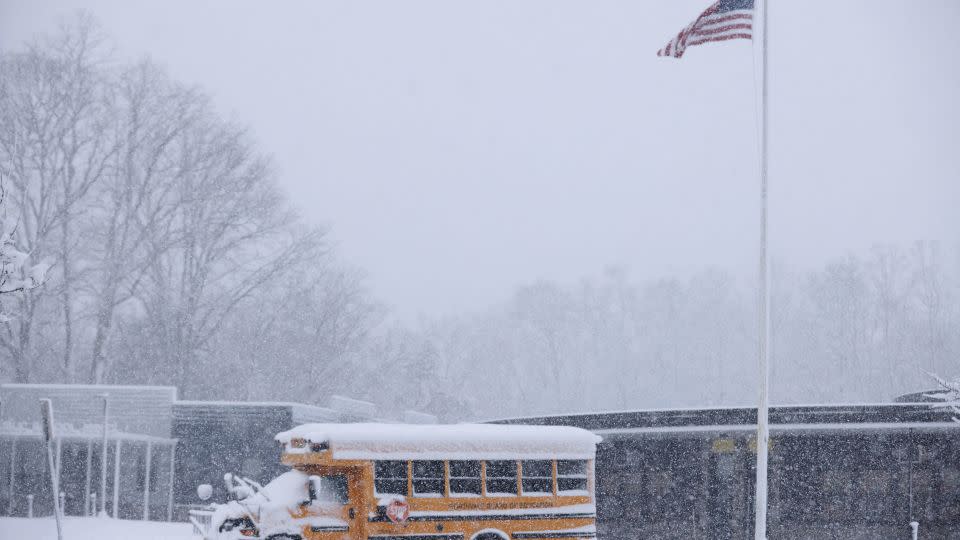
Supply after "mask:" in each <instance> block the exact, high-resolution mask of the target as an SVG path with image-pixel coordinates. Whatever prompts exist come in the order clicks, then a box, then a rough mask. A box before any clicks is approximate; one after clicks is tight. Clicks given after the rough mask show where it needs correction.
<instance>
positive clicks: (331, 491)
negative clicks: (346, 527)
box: [310, 474, 350, 505]
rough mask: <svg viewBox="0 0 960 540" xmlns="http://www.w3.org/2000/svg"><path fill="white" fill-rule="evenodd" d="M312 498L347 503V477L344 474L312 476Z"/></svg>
mask: <svg viewBox="0 0 960 540" xmlns="http://www.w3.org/2000/svg"><path fill="white" fill-rule="evenodd" d="M310 500H311V501H319V502H322V503H336V504H341V505H342V504H347V502H349V500H350V497H349V494H348V491H347V477H346V476H345V475H342V474H334V475H328V476H311V477H310Z"/></svg>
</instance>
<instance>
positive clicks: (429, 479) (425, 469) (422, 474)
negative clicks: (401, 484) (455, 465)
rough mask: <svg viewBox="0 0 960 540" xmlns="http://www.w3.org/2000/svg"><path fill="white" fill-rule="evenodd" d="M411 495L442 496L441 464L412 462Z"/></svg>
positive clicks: (436, 462) (439, 462)
mask: <svg viewBox="0 0 960 540" xmlns="http://www.w3.org/2000/svg"><path fill="white" fill-rule="evenodd" d="M413 494H414V495H415V496H417V497H442V496H443V462H442V461H414V462H413Z"/></svg>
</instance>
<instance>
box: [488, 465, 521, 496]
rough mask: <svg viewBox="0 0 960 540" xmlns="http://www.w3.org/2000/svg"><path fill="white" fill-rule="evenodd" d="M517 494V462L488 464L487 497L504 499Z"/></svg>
mask: <svg viewBox="0 0 960 540" xmlns="http://www.w3.org/2000/svg"><path fill="white" fill-rule="evenodd" d="M516 494H517V462H516V461H488V462H487V495H489V496H491V497H502V496H505V495H516Z"/></svg>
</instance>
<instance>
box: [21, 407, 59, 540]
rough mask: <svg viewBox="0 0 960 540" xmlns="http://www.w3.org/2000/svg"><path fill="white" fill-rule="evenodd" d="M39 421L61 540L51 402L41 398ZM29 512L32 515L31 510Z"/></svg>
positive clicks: (31, 502) (54, 514)
mask: <svg viewBox="0 0 960 540" xmlns="http://www.w3.org/2000/svg"><path fill="white" fill-rule="evenodd" d="M40 419H41V421H42V423H43V442H44V443H45V444H46V447H47V467H49V469H50V498H51V499H53V517H54V518H56V521H57V538H58V539H59V540H63V525H62V524H61V523H60V522H61V520H62V518H63V513H62V510H61V508H60V482H59V480H60V478H59V473H58V472H57V466H56V462H55V460H54V457H53V452H54V450H53V444H54V441H55V440H56V435H55V434H54V429H53V426H54V422H53V402H52V401H50V400H49V399H46V398H43V399H41V400H40ZM29 503H30V505H31V506H32V505H33V501H32V500H29ZM30 510H31V513H32V510H33V509H32V508H31V509H30Z"/></svg>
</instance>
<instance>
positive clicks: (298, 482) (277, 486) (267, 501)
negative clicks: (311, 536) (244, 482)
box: [212, 469, 347, 536]
mask: <svg viewBox="0 0 960 540" xmlns="http://www.w3.org/2000/svg"><path fill="white" fill-rule="evenodd" d="M308 481H309V476H308V475H307V474H306V473H303V472H301V471H298V470H296V469H292V470H289V471H287V472H285V473H283V474H281V475H280V476H278V477H276V478H274V479H273V480H271V481H270V483H269V484H267V485H265V486H263V489H262V490H260V491H258V492H257V493H256V494H254V495H252V496H250V497H247V498H245V499H243V500H241V501H230V502H228V503H226V504H217V505H215V506H216V509H215V510H214V513H213V519H212V524H213V530H214V531H216V530H217V529H219V527H220V524H222V523H223V522H224V521H226V520H228V519H238V518H242V517H244V516H252V517H253V518H254V521H256V522H257V524H258V525H259V529H260V533H261V534H260V535H261V536H266V535H267V534H278V533H291V534H293V533H295V534H299V533H300V529H301V528H302V527H304V526H307V525H313V526H324V527H330V526H346V525H347V523H346V522H345V521H343V520H342V519H339V518H335V517H330V516H323V515H316V514H313V513H312V512H311V514H313V515H308V516H307V517H304V518H294V517H293V516H291V515H290V514H291V512H296V511H297V510H299V509H300V503H302V502H304V501H306V500H308V499H309V492H308V488H307V483H308ZM317 495H318V496H319V497H320V500H317V501H314V502H313V503H312V504H311V509H312V510H313V511H314V512H316V511H319V512H323V510H324V509H325V508H326V507H327V506H329V509H330V510H331V512H333V511H336V509H337V508H339V505H338V504H337V503H336V502H335V501H334V500H333V499H332V497H331V498H330V500H329V502H326V501H324V500H323V497H324V494H322V493H319V494H317Z"/></svg>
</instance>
